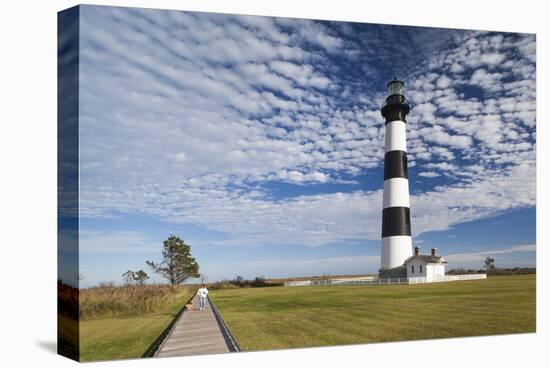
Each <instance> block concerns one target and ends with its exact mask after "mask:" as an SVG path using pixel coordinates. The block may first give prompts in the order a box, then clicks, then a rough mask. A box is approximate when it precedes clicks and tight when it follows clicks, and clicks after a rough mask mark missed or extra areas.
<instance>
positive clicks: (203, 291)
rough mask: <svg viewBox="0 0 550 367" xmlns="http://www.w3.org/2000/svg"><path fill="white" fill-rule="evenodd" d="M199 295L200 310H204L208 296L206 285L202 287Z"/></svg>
mask: <svg viewBox="0 0 550 367" xmlns="http://www.w3.org/2000/svg"><path fill="white" fill-rule="evenodd" d="M197 294H198V295H199V310H201V311H202V310H204V304H205V303H206V296H208V289H206V286H205V285H204V284H202V285H201V287H200V288H199V290H198V292H197Z"/></svg>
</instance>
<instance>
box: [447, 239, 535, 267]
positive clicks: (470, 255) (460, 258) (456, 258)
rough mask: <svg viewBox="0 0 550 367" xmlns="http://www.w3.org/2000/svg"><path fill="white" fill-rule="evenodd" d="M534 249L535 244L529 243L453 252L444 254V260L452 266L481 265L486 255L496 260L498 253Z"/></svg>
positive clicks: (532, 250)
mask: <svg viewBox="0 0 550 367" xmlns="http://www.w3.org/2000/svg"><path fill="white" fill-rule="evenodd" d="M536 250H537V246H536V245H535V244H529V245H516V246H510V247H501V248H496V249H491V250H483V251H475V252H463V253H455V254H449V255H444V257H445V260H447V261H448V262H449V264H451V263H452V264H453V265H454V266H456V265H455V264H470V263H476V264H479V265H480V266H481V265H482V264H483V261H484V260H485V258H486V257H487V256H491V257H493V258H495V259H496V260H498V258H499V255H505V254H512V253H518V252H536ZM533 265H534V264H533Z"/></svg>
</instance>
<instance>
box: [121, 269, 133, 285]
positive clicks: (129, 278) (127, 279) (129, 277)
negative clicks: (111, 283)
mask: <svg viewBox="0 0 550 367" xmlns="http://www.w3.org/2000/svg"><path fill="white" fill-rule="evenodd" d="M135 276H136V273H135V272H134V271H132V270H126V272H125V273H124V274H122V279H124V283H125V284H126V285H132V283H133V282H134V278H135Z"/></svg>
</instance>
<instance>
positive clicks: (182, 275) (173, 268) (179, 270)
mask: <svg viewBox="0 0 550 367" xmlns="http://www.w3.org/2000/svg"><path fill="white" fill-rule="evenodd" d="M163 245H164V247H163V249H162V257H163V260H162V262H160V263H158V264H157V263H155V262H153V261H146V263H147V265H149V266H150V267H151V268H153V270H154V271H155V272H156V273H158V274H160V275H162V276H163V277H165V278H166V279H168V281H170V284H181V283H183V282H185V281H186V280H187V279H190V278H198V277H200V274H199V264H198V263H197V261H196V260H195V258H194V257H192V256H191V246H189V245H188V244H186V243H185V241H183V240H182V239H181V238H179V237H177V236H174V235H170V237H168V239H167V240H165V241H163Z"/></svg>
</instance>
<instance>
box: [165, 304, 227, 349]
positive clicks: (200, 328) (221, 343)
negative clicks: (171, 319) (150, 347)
mask: <svg viewBox="0 0 550 367" xmlns="http://www.w3.org/2000/svg"><path fill="white" fill-rule="evenodd" d="M229 351H230V350H229V348H228V346H227V343H226V340H225V338H224V335H223V332H222V330H221V329H220V326H219V324H218V321H217V320H216V316H215V315H214V312H213V310H212V307H211V306H210V302H209V300H208V299H207V300H206V303H205V307H204V310H202V311H201V310H199V298H198V296H195V297H194V298H193V308H192V309H191V310H186V311H185V312H183V313H182V314H181V316H180V319H179V320H178V321H177V322H176V324H175V325H174V328H173V329H172V331H171V332H170V334H168V336H167V337H166V340H165V341H164V342H163V343H162V345H161V346H160V349H159V351H158V352H157V354H156V356H157V357H174V356H189V355H198V354H218V353H228V352H229Z"/></svg>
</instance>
